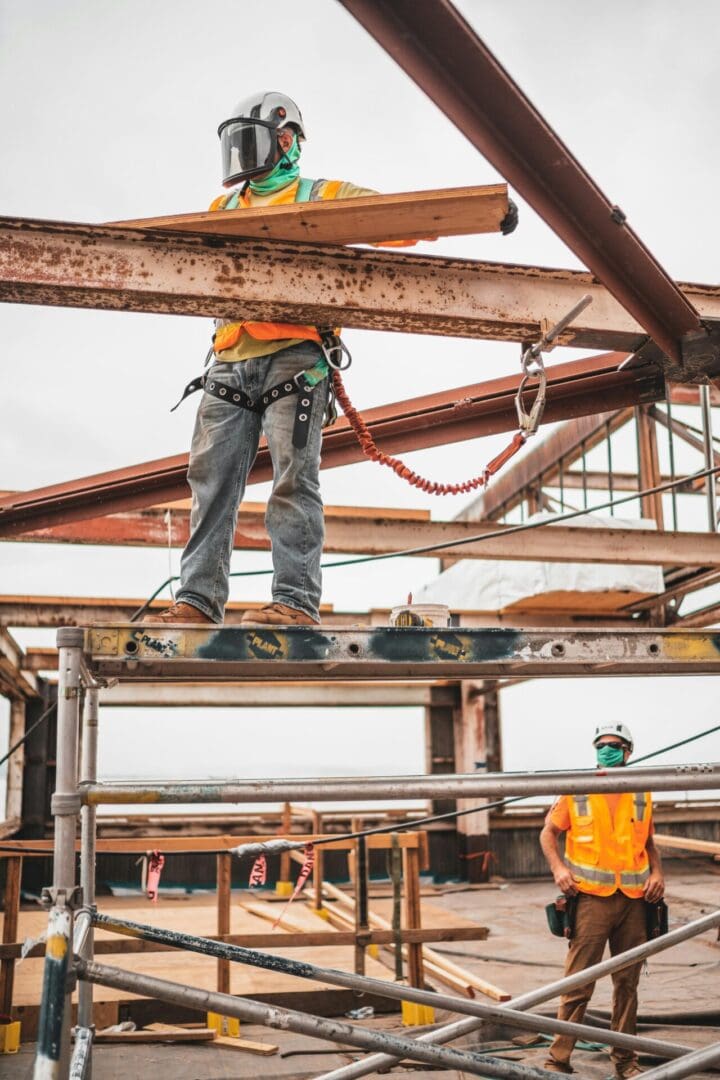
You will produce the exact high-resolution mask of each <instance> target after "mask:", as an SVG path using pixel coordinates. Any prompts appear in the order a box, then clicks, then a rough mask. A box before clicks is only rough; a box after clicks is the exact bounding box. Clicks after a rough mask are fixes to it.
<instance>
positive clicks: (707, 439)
mask: <svg viewBox="0 0 720 1080" xmlns="http://www.w3.org/2000/svg"><path fill="white" fill-rule="evenodd" d="M700 405H701V408H702V422H703V446H704V449H705V467H706V468H708V469H711V468H712V467H713V465H714V464H715V446H714V443H713V424H712V407H711V401H710V387H709V386H708V384H707V383H704V384H703V385H702V386H701V387H700ZM707 511H708V529H709V531H710V532H713V533H714V532H716V531H717V478H716V477H715V475H714V474H713V475H710V476H708V478H707Z"/></svg>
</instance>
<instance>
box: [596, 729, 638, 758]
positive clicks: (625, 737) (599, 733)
mask: <svg viewBox="0 0 720 1080" xmlns="http://www.w3.org/2000/svg"><path fill="white" fill-rule="evenodd" d="M605 735H614V736H615V737H616V738H618V739H622V741H623V742H625V743H627V744H628V746H629V748H630V751H631V752H632V749H633V747H634V745H635V744H634V742H633V737H632V732H631V731H630V728H629V727H628V726H627V725H626V724H599V725H598V727H596V728H595V736H594V738H593V746H597V744H598V739H602V738H603V736H605Z"/></svg>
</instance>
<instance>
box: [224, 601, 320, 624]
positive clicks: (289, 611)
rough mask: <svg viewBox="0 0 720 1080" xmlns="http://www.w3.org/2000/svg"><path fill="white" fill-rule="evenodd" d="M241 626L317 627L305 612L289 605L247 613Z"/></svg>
mask: <svg viewBox="0 0 720 1080" xmlns="http://www.w3.org/2000/svg"><path fill="white" fill-rule="evenodd" d="M240 625H241V626H317V623H316V622H315V620H314V619H311V618H310V616H309V615H306V614H305V612H304V611H298V610H297V608H292V607H288V605H287V604H266V605H265V607H262V608H260V610H259V611H246V612H245V614H244V615H243V617H242V619H241V620H240Z"/></svg>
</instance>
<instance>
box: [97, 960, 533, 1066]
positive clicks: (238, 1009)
mask: <svg viewBox="0 0 720 1080" xmlns="http://www.w3.org/2000/svg"><path fill="white" fill-rule="evenodd" d="M77 971H78V975H79V976H80V978H81V979H86V980H87V981H88V982H92V983H96V984H98V985H99V986H109V987H112V988H113V989H115V990H127V991H130V993H134V994H140V995H142V996H143V997H149V998H157V999H158V1000H160V1001H168V1002H170V1003H171V1004H174V1005H181V1006H184V1007H186V1008H189V1009H196V1010H198V1011H201V1012H216V1013H219V1014H220V1015H221V1016H236V1017H237V1018H238V1019H239V1020H245V1021H247V1022H249V1023H251V1024H263V1025H264V1026H265V1027H270V1028H277V1029H279V1030H281V1031H293V1032H295V1033H296V1034H299V1035H310V1036H311V1037H313V1038H316V1039H325V1040H326V1041H328V1042H334V1043H340V1044H344V1045H349V1046H357V1047H359V1048H360V1049H361V1050H371V1051H373V1050H380V1051H384V1052H387V1051H390V1050H392V1051H393V1052H394V1053H395V1054H397V1055H398V1056H401V1057H403V1058H406V1057H408V1058H411V1059H412V1060H414V1061H422V1062H424V1063H425V1064H427V1065H433V1066H439V1067H440V1068H446V1069H459V1070H461V1071H463V1072H470V1073H473V1074H474V1075H475V1076H491V1077H500V1078H507V1080H544V1078H545V1077H549V1076H551V1075H552V1074H551V1073H547V1072H545V1071H544V1070H541V1069H531V1068H528V1067H527V1066H525V1065H520V1064H518V1063H516V1062H509V1061H503V1060H502V1059H501V1058H494V1057H490V1056H487V1055H485V1054H477V1053H471V1052H468V1051H465V1050H452V1049H447V1048H442V1049H441V1048H439V1047H435V1046H427V1045H425V1044H421V1043H418V1042H416V1041H415V1040H413V1039H407V1038H402V1037H401V1036H399V1035H391V1034H390V1033H388V1032H386V1031H379V1030H371V1029H368V1028H361V1027H356V1026H355V1025H353V1024H344V1023H341V1022H339V1021H337V1020H329V1019H326V1018H324V1017H320V1016H313V1015H312V1014H311V1013H302V1012H298V1011H297V1010H295V1009H281V1008H279V1007H278V1006H275V1005H265V1004H263V1003H261V1002H259V1001H251V1000H249V999H248V998H242V997H234V996H233V995H231V994H221V993H218V992H216V991H211V990H200V989H196V988H195V987H192V986H186V985H184V984H181V983H174V982H169V981H168V980H167V979H158V978H155V977H153V976H150V975H142V974H140V973H139V972H135V971H122V970H121V969H120V968H114V967H109V966H107V965H105V964H95V963H87V962H85V961H82V960H81V961H78V965H77Z"/></svg>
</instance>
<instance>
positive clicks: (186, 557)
mask: <svg viewBox="0 0 720 1080" xmlns="http://www.w3.org/2000/svg"><path fill="white" fill-rule="evenodd" d="M218 134H219V136H220V146H221V151H222V162H223V186H224V187H226V188H232V190H231V191H230V192H229V193H228V194H225V195H221V196H220V197H219V198H218V199H215V201H214V202H213V203H212V204H211V206H210V209H211V210H215V211H217V210H232V211H235V210H238V211H242V209H243V208H245V207H264V206H277V205H280V204H283V203H295V202H307V201H311V202H313V201H317V200H325V199H349V198H356V197H358V196H362V195H375V194H377V192H375V191H372V190H371V189H369V188H361V187H357V186H356V185H355V184H351V183H348V182H345V181H340V180H329V181H328V180H307V179H305V178H303V177H301V176H300V165H299V161H300V154H301V146H302V143H303V142H304V141H305V124H304V121H303V118H302V115H301V113H300V109H299V108H298V107H297V105H296V104H295V102H294V101H293V100H292V99H291V98H289V97H287V96H286V95H285V94H281V93H276V92H272V91H268V92H262V93H258V94H254V95H252V96H251V97H249V98H246V99H245V100H244V101H241V102H240V104H239V105H237V106H236V107H235V108H234V109H233V112H232V116H231V117H230V119H228V120H225V121H224V122H223V123H222V124H221V125H220V127H219V129H218ZM236 185H239V186H236ZM516 225H517V207H516V206H515V204H514V203H512V202H511V203H510V210H509V212H508V215H507V217H506V218H505V219H504V221H503V222H502V224H501V230H502V232H503V233H505V234H507V233H510V232H512V231H513V229H514V228H515V226H516ZM428 239H430V238H428ZM415 242H416V241H413V240H408V241H393V242H391V243H390V246H405V245H411V244H413V243H415ZM373 246H381V247H384V246H387V245H386V244H378V245H373ZM331 287H332V286H331V285H328V288H331ZM209 356H212V361H213V362H212V366H211V367H210V368H209V370H208V371H207V373H206V374H205V375H204V376H201V377H200V378H198V379H195V380H193V382H191V383H190V384H189V385H188V386H187V387H186V389H185V393H184V394H183V398H182V399H181V400H184V398H185V397H187V396H188V394H190V393H193V392H194V391H196V390H203V391H204V393H203V397H202V401H201V403H200V407H199V409H198V414H197V420H196V423H195V430H194V433H193V439H192V447H191V450H190V467H189V469H188V482H189V484H190V488H191V491H192V511H191V515H190V538H189V540H188V543H187V545H186V547H185V550H184V552H183V555H182V561H181V568H180V588H179V590H178V592H177V597H176V602H175V603H173V604H172V605H171V606H170V607H168V608H166V609H165V610H164V611H161V612H159V613H157V614H155V613H152V614H150V615H148V616H146V618H145V619H144V621H145V622H148V623H164V624H175V625H177V624H183V623H222V621H223V615H224V610H225V604H226V602H227V598H228V591H229V589H228V577H229V574H230V557H231V554H232V550H233V541H234V537H235V527H236V523H237V515H238V508H239V506H240V503H241V501H242V498H243V494H244V491H245V485H246V481H247V477H248V473H249V472H250V468H251V467H252V464H253V462H254V460H255V456H256V454H257V450H258V444H259V441H260V435H261V433H262V434H264V435H265V438H266V439H267V444H268V450H269V452H270V458H271V461H272V466H273V486H272V492H271V494H270V497H269V499H268V503H267V510H266V514H265V524H266V527H267V531H268V533H269V536H270V541H271V548H272V562H273V581H272V603H270V604H267V605H266V606H265V607H263V608H262V609H261V610H260V611H255V612H253V611H246V612H245V614H244V615H243V618H242V622H243V624H244V625H247V626H298V625H313V624H315V623H317V622H318V621H319V606H320V592H321V573H320V560H321V555H322V548H323V540H324V533H325V530H324V518H323V504H322V499H321V497H320V476H319V470H320V446H321V440H322V427H323V422H332V419H333V417H334V406H333V404H332V401H331V400H330V397H331V395H330V390H329V387H330V377H329V376H330V373H331V370H332V369H333V368H339V367H340V366H342V365H341V363H340V361H341V358H342V347H341V345H340V343H339V339H338V338H337V337H333V336H332V333H331V331H329V330H319V329H318V328H317V327H315V326H305V325H299V324H295V323H283V322H254V321H252V320H247V319H242V318H237V319H234V320H223V319H218V320H216V329H215V335H214V338H213V347H212V350H211V353H210V354H209Z"/></svg>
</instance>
